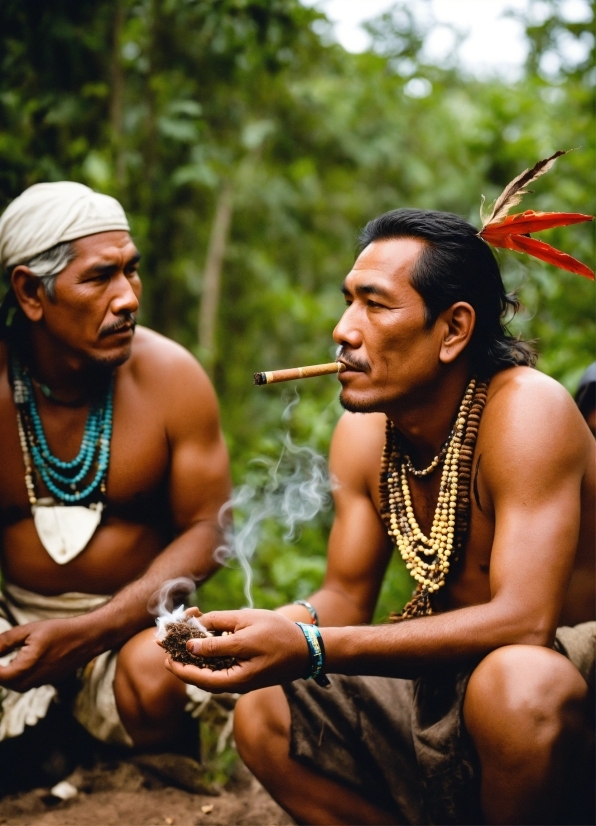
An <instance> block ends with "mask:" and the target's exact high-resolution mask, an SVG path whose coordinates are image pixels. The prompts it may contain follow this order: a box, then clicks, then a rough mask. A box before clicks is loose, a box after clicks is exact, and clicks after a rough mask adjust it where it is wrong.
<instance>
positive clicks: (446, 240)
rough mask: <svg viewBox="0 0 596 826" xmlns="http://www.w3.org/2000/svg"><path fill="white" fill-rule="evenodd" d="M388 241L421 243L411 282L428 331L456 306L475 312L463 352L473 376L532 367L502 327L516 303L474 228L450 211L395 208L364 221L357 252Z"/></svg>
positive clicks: (520, 344) (528, 351)
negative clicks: (467, 353)
mask: <svg viewBox="0 0 596 826" xmlns="http://www.w3.org/2000/svg"><path fill="white" fill-rule="evenodd" d="M389 238H420V239H421V240H422V241H423V242H424V248H423V249H422V251H421V253H420V255H419V257H418V259H417V261H416V264H415V265H414V268H413V270H412V278H411V283H412V286H413V287H414V289H415V290H416V291H417V292H418V293H420V295H421V296H422V299H423V301H424V304H425V307H426V321H427V325H428V327H432V325H433V324H434V323H435V321H436V320H437V318H438V316H439V314H440V313H442V312H443V310H446V309H447V308H448V307H451V305H452V304H455V303H456V302H457V301H467V302H468V303H469V304H471V306H472V307H473V308H474V310H475V311H476V326H475V328H474V333H473V335H472V339H471V341H470V344H469V345H468V347H469V348H470V352H471V356H472V364H473V368H474V371H475V372H476V373H477V374H478V375H480V376H484V377H488V376H490V375H492V374H493V373H496V372H497V371H498V370H503V369H504V368H506V367H512V366H514V365H520V364H522V365H529V366H532V367H533V366H534V364H535V363H536V359H537V355H536V352H535V351H534V348H533V347H532V346H531V344H529V343H528V342H526V341H522V340H521V339H519V338H516V337H515V336H513V335H511V333H510V332H509V330H508V329H507V325H506V323H505V318H506V316H507V313H508V312H511V315H512V317H513V316H514V315H515V313H516V312H517V310H518V309H519V301H518V299H517V298H516V297H515V296H514V295H508V294H507V293H506V292H505V286H504V284H503V279H502V278H501V272H500V270H499V265H498V263H497V261H496V258H495V256H494V255H493V252H492V250H491V248H490V247H489V246H488V244H487V243H486V241H483V240H482V238H480V237H479V236H478V230H477V229H476V228H475V227H473V226H472V225H471V224H468V222H467V221H464V220H463V218H460V217H459V216H458V215H453V214H452V213H450V212H435V211H432V210H426V209H394V210H392V211H391V212H386V213H385V214H384V215H380V216H379V217H378V218H374V219H373V220H372V221H369V222H368V224H367V225H366V226H365V227H364V229H363V230H362V231H361V232H360V236H359V241H360V249H361V250H363V249H364V248H365V247H367V246H368V245H369V244H372V242H373V241H380V240H383V239H389Z"/></svg>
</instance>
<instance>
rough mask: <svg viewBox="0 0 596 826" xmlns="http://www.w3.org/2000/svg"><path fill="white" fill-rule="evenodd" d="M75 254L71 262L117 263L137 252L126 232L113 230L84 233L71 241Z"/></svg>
mask: <svg viewBox="0 0 596 826" xmlns="http://www.w3.org/2000/svg"><path fill="white" fill-rule="evenodd" d="M72 244H73V246H74V248H75V250H76V253H77V256H76V258H75V259H74V261H73V264H75V263H76V264H79V265H81V264H89V263H91V262H93V263H94V262H96V261H100V260H101V261H105V262H106V263H107V262H113V263H118V262H121V261H126V260H128V259H129V258H132V257H133V256H134V255H136V254H137V248H136V247H135V245H134V242H133V240H132V238H131V237H130V235H129V233H128V232H125V231H123V230H113V231H111V232H97V233H95V235H85V237H84V238H77V240H76V241H73V242H72Z"/></svg>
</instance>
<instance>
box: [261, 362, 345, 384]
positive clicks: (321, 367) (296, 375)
mask: <svg viewBox="0 0 596 826" xmlns="http://www.w3.org/2000/svg"><path fill="white" fill-rule="evenodd" d="M345 369H346V365H345V364H342V363H341V362H340V361H332V362H331V363H330V364H311V365H309V366H308V367H290V369H289V370H272V371H271V372H270V373H255V384H274V383H275V382H277V381H294V379H311V378H314V376H327V375H329V374H330V373H343V371H344V370H345Z"/></svg>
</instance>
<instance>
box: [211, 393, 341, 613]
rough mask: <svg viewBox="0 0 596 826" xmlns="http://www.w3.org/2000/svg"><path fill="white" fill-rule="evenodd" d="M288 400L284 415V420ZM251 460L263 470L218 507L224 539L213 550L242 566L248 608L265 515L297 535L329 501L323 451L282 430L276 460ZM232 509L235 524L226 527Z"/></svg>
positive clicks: (289, 535) (288, 537) (220, 557)
mask: <svg viewBox="0 0 596 826" xmlns="http://www.w3.org/2000/svg"><path fill="white" fill-rule="evenodd" d="M294 404H295V402H294V403H292V404H291V405H289V406H288V408H287V409H286V411H285V413H284V417H283V420H284V421H285V420H287V418H288V416H289V412H290V411H291V408H292V407H293V405H294ZM253 464H258V465H260V466H261V467H262V468H263V469H264V470H265V479H264V480H263V482H262V483H261V484H259V485H258V486H257V485H250V484H244V485H241V486H240V487H238V488H236V489H235V490H234V493H233V495H232V498H231V500H230V501H229V502H227V503H226V504H225V505H224V506H223V508H222V509H221V511H220V515H219V519H220V524H221V526H222V529H223V530H224V536H225V542H224V544H223V545H221V546H220V547H219V548H217V550H216V551H215V559H216V560H217V561H218V562H220V563H221V564H225V563H226V562H227V560H229V559H231V558H233V559H236V560H237V561H238V563H239V565H240V567H241V568H242V570H243V572H244V577H245V583H244V595H245V597H246V601H247V604H248V606H249V607H251V608H252V605H253V602H252V596H251V586H252V568H251V560H252V558H253V555H254V553H255V551H256V549H257V546H258V544H259V541H260V539H261V534H262V526H263V523H264V522H265V521H266V520H273V521H275V522H277V523H278V524H281V525H282V526H283V528H284V539H285V540H286V541H292V540H295V539H296V538H297V535H298V531H299V529H300V527H301V526H302V525H304V524H307V523H309V522H311V521H312V520H313V519H314V517H315V516H316V515H317V514H318V513H319V512H320V511H324V510H328V509H329V507H330V504H331V497H330V492H331V484H330V481H329V476H328V474H327V463H326V460H325V459H324V458H323V456H320V455H319V454H318V453H316V451H314V450H312V449H311V448H309V447H298V446H297V445H295V444H294V443H293V441H292V439H291V438H290V436H289V434H286V436H285V438H284V441H283V448H282V452H281V455H280V457H279V459H278V460H277V461H273V460H267V459H258V460H256V461H255V462H254V463H253ZM232 514H233V517H234V523H235V528H234V529H232V530H231V529H230V528H229V525H230V524H231V521H232V520H231V515H232Z"/></svg>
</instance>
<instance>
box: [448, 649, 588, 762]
mask: <svg viewBox="0 0 596 826" xmlns="http://www.w3.org/2000/svg"><path fill="white" fill-rule="evenodd" d="M586 697H587V686H586V683H585V681H584V680H583V678H582V677H581V675H580V674H579V672H578V671H577V669H576V668H575V667H574V666H573V665H572V664H571V663H570V662H569V660H567V659H566V658H565V657H563V656H562V655H561V654H558V653H557V652H555V651H552V650H551V649H548V648H541V647H539V646H532V645H511V646H506V647H504V648H499V649H497V650H496V651H493V652H492V653H490V654H489V655H488V656H487V657H485V659H484V660H483V661H482V662H481V663H480V665H479V666H478V667H477V668H476V669H475V671H474V672H473V673H472V676H471V677H470V681H469V683H468V688H467V691H466V697H465V702H464V720H465V724H466V728H467V729H468V732H469V733H470V735H471V737H472V739H473V740H474V741H475V743H476V745H477V746H482V745H486V744H487V743H490V744H492V745H493V746H497V748H498V749H499V750H502V748H503V743H504V742H508V743H512V742H518V743H519V742H523V743H525V744H526V746H527V747H530V748H544V747H545V746H547V745H548V744H549V742H550V743H553V742H555V741H557V740H558V738H559V737H560V735H561V733H562V732H563V731H565V730H567V729H569V728H573V727H574V726H576V725H577V724H578V723H579V720H580V718H581V716H582V712H583V706H584V704H585V702H586Z"/></svg>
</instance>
